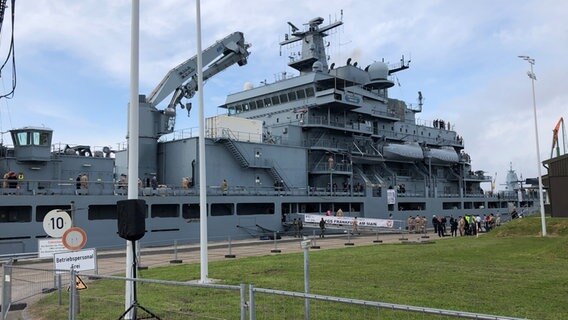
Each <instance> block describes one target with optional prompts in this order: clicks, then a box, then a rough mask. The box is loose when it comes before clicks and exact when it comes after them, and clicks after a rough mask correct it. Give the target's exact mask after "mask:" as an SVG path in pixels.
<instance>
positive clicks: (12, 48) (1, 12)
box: [0, 0, 16, 99]
mask: <svg viewBox="0 0 568 320" xmlns="http://www.w3.org/2000/svg"><path fill="white" fill-rule="evenodd" d="M6 1H7V0H2V2H1V3H0V31H1V30H2V23H3V22H4V11H5V9H6ZM10 9H11V13H12V15H11V18H12V21H11V25H12V35H11V37H10V49H9V50H8V55H7V56H6V59H5V60H4V62H3V63H2V66H0V78H1V77H2V71H3V70H4V67H5V66H6V64H7V63H8V61H10V56H11V57H12V59H11V60H12V89H11V91H10V92H8V93H6V94H2V95H0V99H2V98H6V99H11V98H13V97H14V91H15V90H16V54H15V46H14V20H15V19H14V17H15V11H16V0H11V6H10Z"/></svg>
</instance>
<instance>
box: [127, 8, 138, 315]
mask: <svg viewBox="0 0 568 320" xmlns="http://www.w3.org/2000/svg"><path fill="white" fill-rule="evenodd" d="M139 37H140V0H132V25H131V33H130V104H129V108H128V199H138V131H139V124H138V121H139V119H138V109H139V105H138V91H139V90H138V78H139V74H138V70H139V65H138V64H139V61H138V59H139V58H138V56H139V53H138V52H139ZM133 245H135V242H134V241H128V240H127V241H126V277H127V278H134V276H135V275H134V274H133V273H134V272H135V271H133V268H132V265H133V263H134V259H135V258H136V257H134V253H133V251H132V246H133ZM133 303H134V282H132V281H126V283H125V295H124V307H125V311H126V310H127V309H128V308H129V307H130V306H131V305H132V304H133ZM134 312H135V310H131V311H130V312H129V313H128V314H126V315H125V319H132V317H133V316H134V314H135V313H134Z"/></svg>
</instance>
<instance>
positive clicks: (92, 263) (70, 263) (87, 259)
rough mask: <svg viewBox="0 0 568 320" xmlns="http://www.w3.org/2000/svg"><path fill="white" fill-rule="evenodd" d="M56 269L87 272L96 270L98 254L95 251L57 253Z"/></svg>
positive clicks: (54, 261)
mask: <svg viewBox="0 0 568 320" xmlns="http://www.w3.org/2000/svg"><path fill="white" fill-rule="evenodd" d="M53 263H54V264H55V269H58V270H71V268H73V269H75V271H85V270H95V269H96V266H97V253H96V250H95V249H87V250H82V251H73V252H65V253H56V254H54V255H53Z"/></svg>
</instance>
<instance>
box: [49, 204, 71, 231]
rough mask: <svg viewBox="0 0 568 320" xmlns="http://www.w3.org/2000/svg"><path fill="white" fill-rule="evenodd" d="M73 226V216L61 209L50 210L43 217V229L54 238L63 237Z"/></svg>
mask: <svg viewBox="0 0 568 320" xmlns="http://www.w3.org/2000/svg"><path fill="white" fill-rule="evenodd" d="M69 228H71V217H69V215H68V214H67V212H65V211H63V210H61V209H55V210H51V211H49V212H48V213H47V214H46V215H45V218H43V230H44V231H45V233H47V235H49V236H50V237H53V238H61V237H62V236H63V233H65V231H67V229H69Z"/></svg>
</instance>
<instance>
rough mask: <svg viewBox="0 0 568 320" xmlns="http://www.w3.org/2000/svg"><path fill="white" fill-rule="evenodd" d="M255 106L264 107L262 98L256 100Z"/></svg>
mask: <svg viewBox="0 0 568 320" xmlns="http://www.w3.org/2000/svg"><path fill="white" fill-rule="evenodd" d="M256 107H257V108H259V109H260V108H264V102H263V101H262V100H256Z"/></svg>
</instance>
